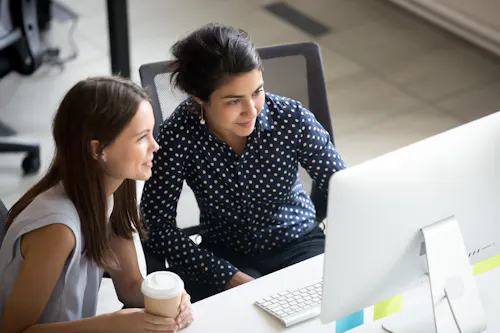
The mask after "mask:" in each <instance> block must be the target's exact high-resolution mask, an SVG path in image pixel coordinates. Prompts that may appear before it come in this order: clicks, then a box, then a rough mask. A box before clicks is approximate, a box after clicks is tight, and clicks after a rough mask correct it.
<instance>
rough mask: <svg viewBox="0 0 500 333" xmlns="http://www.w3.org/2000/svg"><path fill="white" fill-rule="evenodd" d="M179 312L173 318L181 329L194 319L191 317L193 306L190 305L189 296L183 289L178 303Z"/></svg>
mask: <svg viewBox="0 0 500 333" xmlns="http://www.w3.org/2000/svg"><path fill="white" fill-rule="evenodd" d="M179 308H180V310H181V312H180V313H179V315H178V316H177V318H175V322H176V324H177V327H178V328H179V329H183V328H186V327H188V326H189V325H191V323H192V322H193V320H194V317H193V308H192V306H191V296H189V294H188V293H187V292H186V291H184V292H183V293H182V299H181V304H180V305H179Z"/></svg>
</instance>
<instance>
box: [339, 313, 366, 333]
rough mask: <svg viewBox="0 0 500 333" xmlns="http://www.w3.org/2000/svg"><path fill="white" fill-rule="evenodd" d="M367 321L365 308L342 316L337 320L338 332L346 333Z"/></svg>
mask: <svg viewBox="0 0 500 333" xmlns="http://www.w3.org/2000/svg"><path fill="white" fill-rule="evenodd" d="M364 321H365V314H364V310H361V311H359V312H356V313H353V314H351V315H349V316H347V317H344V318H341V319H339V320H337V322H336V324H335V325H336V330H335V332H336V333H344V332H347V331H349V330H350V329H353V328H355V327H358V326H361V325H363V323H364Z"/></svg>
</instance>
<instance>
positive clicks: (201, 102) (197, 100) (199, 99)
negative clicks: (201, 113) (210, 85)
mask: <svg viewBox="0 0 500 333" xmlns="http://www.w3.org/2000/svg"><path fill="white" fill-rule="evenodd" d="M193 99H194V100H195V101H196V103H198V104H200V105H201V104H203V101H202V100H201V98H199V97H196V96H193Z"/></svg>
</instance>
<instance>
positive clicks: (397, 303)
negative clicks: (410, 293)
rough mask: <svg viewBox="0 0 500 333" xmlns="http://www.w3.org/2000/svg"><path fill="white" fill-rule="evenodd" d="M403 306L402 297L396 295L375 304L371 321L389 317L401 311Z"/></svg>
mask: <svg viewBox="0 0 500 333" xmlns="http://www.w3.org/2000/svg"><path fill="white" fill-rule="evenodd" d="M402 305H403V295H398V296H395V297H393V298H389V299H388V300H385V301H383V302H380V303H378V304H375V307H374V309H373V320H379V319H382V318H384V317H387V316H390V315H392V314H395V313H398V312H400V311H401V307H402Z"/></svg>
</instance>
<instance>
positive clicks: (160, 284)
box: [141, 272, 184, 298]
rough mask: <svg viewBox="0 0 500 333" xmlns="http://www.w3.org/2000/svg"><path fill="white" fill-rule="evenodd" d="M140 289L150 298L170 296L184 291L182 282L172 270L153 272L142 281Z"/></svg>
mask: <svg viewBox="0 0 500 333" xmlns="http://www.w3.org/2000/svg"><path fill="white" fill-rule="evenodd" d="M141 291H142V293H143V294H144V295H145V296H148V297H150V298H172V297H176V296H179V295H180V294H181V293H182V292H183V291H184V282H183V281H182V279H181V278H180V277H179V275H177V274H175V273H172V272H154V273H151V274H149V275H148V276H147V277H146V278H145V279H144V281H142V286H141Z"/></svg>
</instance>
